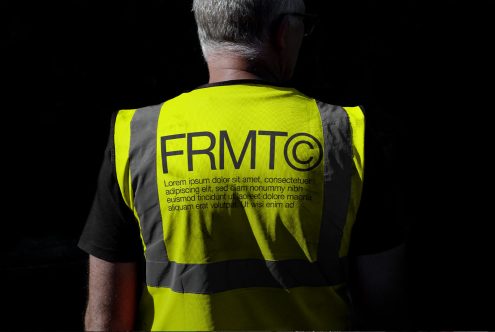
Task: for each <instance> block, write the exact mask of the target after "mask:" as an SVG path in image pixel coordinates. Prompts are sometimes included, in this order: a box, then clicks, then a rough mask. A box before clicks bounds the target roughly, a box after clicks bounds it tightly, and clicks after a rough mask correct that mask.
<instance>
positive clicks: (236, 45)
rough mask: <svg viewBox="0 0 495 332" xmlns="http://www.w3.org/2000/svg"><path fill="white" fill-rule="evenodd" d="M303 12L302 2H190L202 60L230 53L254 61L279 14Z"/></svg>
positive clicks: (267, 0) (204, 0) (296, 0)
mask: <svg viewBox="0 0 495 332" xmlns="http://www.w3.org/2000/svg"><path fill="white" fill-rule="evenodd" d="M302 10H304V2H303V0H194V2H193V11H194V17H195V19H196V24H197V26H198V37H199V41H200V44H201V48H202V50H203V54H204V57H205V58H206V59H208V58H209V57H210V56H213V55H216V54H219V53H222V54H223V53H230V54H235V55H239V56H242V57H244V58H246V59H257V58H259V57H260V56H261V55H262V53H263V49H264V46H265V45H266V43H267V42H268V41H269V38H270V32H271V31H270V29H271V26H272V23H273V22H274V20H275V19H277V18H278V17H279V15H280V14H283V13H290V12H296V11H299V12H300V11H302Z"/></svg>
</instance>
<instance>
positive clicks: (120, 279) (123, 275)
mask: <svg viewBox="0 0 495 332" xmlns="http://www.w3.org/2000/svg"><path fill="white" fill-rule="evenodd" d="M136 270H137V265H136V263H110V262H107V261H104V260H101V259H99V258H96V257H94V256H91V255H90V256H89V294H88V304H87V308H86V314H85V317H84V328H85V330H86V331H131V330H132V329H133V328H134V319H135V312H136V293H137V292H136V290H137V271H136Z"/></svg>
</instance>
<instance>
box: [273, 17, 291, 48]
mask: <svg viewBox="0 0 495 332" xmlns="http://www.w3.org/2000/svg"><path fill="white" fill-rule="evenodd" d="M288 30H289V19H288V18H287V17H284V18H282V20H281V21H280V23H279V24H278V26H277V29H276V30H275V36H274V38H275V40H274V42H275V43H274V44H275V45H274V46H275V48H276V50H277V51H281V50H285V49H286V48H287V34H288Z"/></svg>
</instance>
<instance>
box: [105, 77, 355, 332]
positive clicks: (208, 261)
mask: <svg viewBox="0 0 495 332" xmlns="http://www.w3.org/2000/svg"><path fill="white" fill-rule="evenodd" d="M114 142H115V167H116V174H117V179H118V183H119V186H120V189H121V192H122V196H123V198H124V200H125V202H126V204H127V205H128V206H129V208H130V209H131V210H133V211H134V215H135V217H136V219H137V221H138V222H139V226H140V229H141V238H142V242H143V247H144V252H145V258H146V285H145V286H144V289H143V292H142V297H141V301H140V310H139V326H138V327H137V328H138V329H142V330H162V331H164V330H176V331H177V330H181V331H184V330H197V331H198V330H239V329H241V330H259V329H262V330H296V329H300V330H309V329H310V330H344V329H348V328H349V323H350V322H349V315H350V311H349V310H350V308H349V301H348V299H347V293H346V270H347V266H346V256H347V252H348V248H349V241H350V233H351V228H352V225H353V222H354V218H355V215H356V212H357V208H358V206H359V200H360V196H361V188H362V181H363V165H364V160H363V157H364V115H363V113H362V111H361V109H360V108H359V107H338V106H332V105H329V104H324V103H321V102H317V101H316V100H315V99H312V98H309V97H307V96H305V95H303V94H302V93H300V92H298V91H297V90H295V89H291V88H286V87H277V86H270V85H264V84H261V83H259V84H258V83H256V84H254V83H251V84H231V85H223V86H210V87H206V88H200V89H197V90H194V91H192V92H189V93H184V94H182V95H180V96H178V97H176V98H174V99H171V100H169V101H167V102H165V103H163V104H161V105H156V106H151V107H146V108H142V109H137V110H121V111H119V112H118V114H117V117H116V120H115V127H114Z"/></svg>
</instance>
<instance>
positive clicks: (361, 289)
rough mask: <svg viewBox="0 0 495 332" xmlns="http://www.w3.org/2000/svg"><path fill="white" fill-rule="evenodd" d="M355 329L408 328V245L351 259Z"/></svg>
mask: <svg viewBox="0 0 495 332" xmlns="http://www.w3.org/2000/svg"><path fill="white" fill-rule="evenodd" d="M350 267H351V270H350V271H351V281H350V294H351V300H352V302H353V308H354V314H355V321H354V324H355V326H354V328H353V329H362V330H393V329H395V330H403V329H407V328H408V327H409V321H408V315H407V310H408V307H407V290H406V279H405V267H406V266H405V245H404V244H403V245H400V246H398V247H396V248H393V249H391V250H388V251H384V252H381V253H378V254H373V255H363V256H357V257H354V259H353V260H351V266H350Z"/></svg>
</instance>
